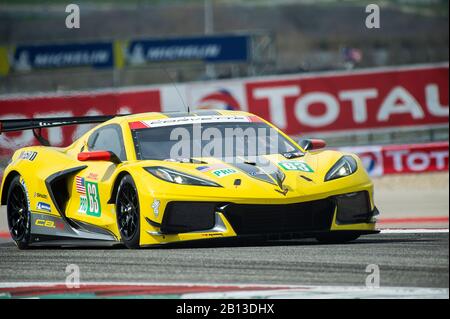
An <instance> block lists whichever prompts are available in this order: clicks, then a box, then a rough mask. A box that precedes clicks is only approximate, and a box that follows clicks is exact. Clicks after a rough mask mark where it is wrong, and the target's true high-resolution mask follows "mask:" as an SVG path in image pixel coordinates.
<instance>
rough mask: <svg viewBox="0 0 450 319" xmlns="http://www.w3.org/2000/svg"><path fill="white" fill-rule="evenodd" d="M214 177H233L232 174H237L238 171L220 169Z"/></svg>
mask: <svg viewBox="0 0 450 319" xmlns="http://www.w3.org/2000/svg"><path fill="white" fill-rule="evenodd" d="M212 173H213V174H214V175H216V176H217V177H219V178H222V177H225V176H228V175H231V174H235V173H237V171H236V170H235V169H232V168H224V169H218V170H215V171H213V172H212Z"/></svg>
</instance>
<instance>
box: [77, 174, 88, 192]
mask: <svg viewBox="0 0 450 319" xmlns="http://www.w3.org/2000/svg"><path fill="white" fill-rule="evenodd" d="M75 183H76V188H77V193H78V194H83V195H86V185H85V179H84V178H83V177H81V176H77V177H75Z"/></svg>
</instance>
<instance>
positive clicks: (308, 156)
mask: <svg viewBox="0 0 450 319" xmlns="http://www.w3.org/2000/svg"><path fill="white" fill-rule="evenodd" d="M85 123H101V124H99V125H98V126H97V127H95V128H94V129H92V130H90V131H89V132H87V133H86V134H84V135H83V136H82V137H81V138H79V139H78V140H77V141H76V142H74V143H73V144H72V145H71V146H69V147H67V148H57V147H51V146H50V145H49V144H48V142H47V141H46V140H45V138H44V137H43V136H42V135H41V134H40V131H41V129H43V128H48V127H54V126H64V125H78V124H85ZM28 129H30V130H34V133H35V136H36V137H37V138H38V139H39V141H40V142H41V143H42V144H43V145H44V146H36V147H27V148H23V149H20V150H18V151H17V152H15V154H14V156H13V157H12V160H11V162H10V163H9V165H8V167H7V168H6V170H5V172H4V177H3V181H2V188H1V204H2V205H6V207H7V219H8V225H9V229H10V233H11V236H12V239H13V240H14V241H15V242H16V243H17V246H18V247H19V248H20V249H25V248H27V247H30V246H46V245H50V246H73V245H76V246H78V245H95V246H99V245H114V244H120V243H123V244H124V245H125V246H126V247H128V248H138V247H146V246H153V245H161V244H169V243H177V242H184V241H193V240H202V239H208V240H210V239H217V238H227V237H238V238H253V237H254V238H258V239H261V240H272V239H274V240H276V239H287V238H316V239H318V240H319V241H322V242H337V243H341V242H347V241H351V240H354V239H356V238H358V237H359V236H360V235H364V234H373V233H377V232H378V231H377V230H376V227H375V223H376V215H378V211H377V209H376V207H375V205H374V201H373V184H372V182H371V180H370V179H369V176H368V174H367V173H366V171H365V170H364V168H363V165H362V163H361V161H360V159H359V158H358V157H357V156H356V155H354V154H347V153H341V152H338V151H334V150H327V149H325V143H324V142H323V141H321V140H311V139H304V140H301V141H300V142H299V143H296V142H294V141H293V140H292V139H291V138H289V137H288V136H287V135H285V134H284V133H282V132H281V131H280V130H278V129H277V128H276V127H274V126H273V125H271V124H270V123H268V122H266V121H265V120H263V119H261V118H259V117H257V116H255V115H253V114H250V113H246V112H238V111H215V110H207V111H199V112H193V113H146V114H136V115H128V116H111V117H110V116H105V117H83V118H59V119H58V118H52V119H31V120H6V121H1V123H0V133H1V132H12V131H19V130H28Z"/></svg>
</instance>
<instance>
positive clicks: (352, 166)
mask: <svg viewBox="0 0 450 319" xmlns="http://www.w3.org/2000/svg"><path fill="white" fill-rule="evenodd" d="M357 168H358V164H357V163H356V160H355V159H354V158H353V157H351V156H348V155H346V156H342V157H341V158H340V159H339V160H338V161H337V162H336V164H334V165H333V167H332V168H331V169H330V170H329V171H328V173H327V175H326V176H325V181H331V180H333V179H337V178H341V177H345V176H348V175H351V174H353V173H354V172H356V169H357Z"/></svg>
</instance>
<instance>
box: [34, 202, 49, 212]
mask: <svg viewBox="0 0 450 319" xmlns="http://www.w3.org/2000/svg"><path fill="white" fill-rule="evenodd" d="M36 209H38V210H43V211H46V212H49V213H50V212H51V211H52V208H51V206H50V204H47V203H43V202H39V203H37V205H36Z"/></svg>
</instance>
